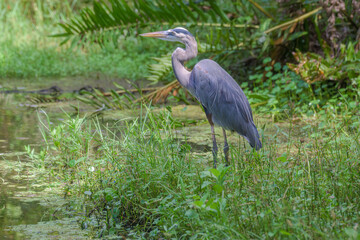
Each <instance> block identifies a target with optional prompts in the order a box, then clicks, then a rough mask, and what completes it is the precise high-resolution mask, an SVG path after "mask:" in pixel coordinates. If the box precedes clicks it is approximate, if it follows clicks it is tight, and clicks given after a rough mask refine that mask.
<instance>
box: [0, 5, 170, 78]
mask: <svg viewBox="0 0 360 240" xmlns="http://www.w3.org/2000/svg"><path fill="white" fill-rule="evenodd" d="M73 2H76V1H49V0H46V1H23V0H16V1H3V2H0V9H4V10H3V11H1V12H0V29H2V30H1V31H2V34H1V35H0V78H3V79H5V78H14V79H18V78H28V79H32V80H36V79H44V78H48V77H65V76H79V75H81V76H91V75H95V74H98V73H100V74H102V75H107V76H111V77H117V78H127V79H130V80H137V79H144V78H145V77H146V76H147V75H148V71H147V67H146V66H147V63H148V62H151V56H155V55H157V54H159V52H160V53H166V52H167V50H166V44H165V45H164V44H161V43H159V42H156V41H146V42H142V41H141V40H139V39H138V38H137V37H136V36H131V37H128V38H126V39H119V40H118V44H117V46H114V45H112V44H108V45H107V47H105V48H100V47H99V46H97V45H96V44H90V43H89V44H85V45H84V46H76V47H73V46H70V44H66V45H63V46H60V43H61V41H62V40H63V39H60V38H53V37H49V36H50V35H53V34H56V33H60V32H62V31H63V30H62V29H61V28H60V27H59V25H58V23H60V22H61V20H62V19H64V18H68V17H69V16H71V15H72V14H73V12H74V11H75V10H74V9H73V8H74V7H71V3H73ZM56 4H58V5H59V6H58V5H56ZM5 9H6V11H5Z"/></svg>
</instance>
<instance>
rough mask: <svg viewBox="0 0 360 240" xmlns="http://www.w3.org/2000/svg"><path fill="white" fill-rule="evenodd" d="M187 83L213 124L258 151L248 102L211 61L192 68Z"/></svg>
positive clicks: (233, 83)
mask: <svg viewBox="0 0 360 240" xmlns="http://www.w3.org/2000/svg"><path fill="white" fill-rule="evenodd" d="M189 83H190V85H191V87H192V88H193V89H194V93H195V97H196V98H197V99H198V100H199V101H200V102H201V104H202V105H203V106H204V108H205V109H206V112H207V114H208V113H210V114H211V116H212V120H213V122H214V123H215V124H217V125H220V126H221V127H223V128H225V129H228V130H232V131H236V132H237V133H239V134H240V135H242V136H244V137H245V138H246V139H247V140H248V141H249V143H250V145H251V146H252V147H255V148H256V149H260V148H261V142H260V140H259V138H260V137H259V133H258V131H257V129H256V127H255V124H254V122H253V117H252V111H251V107H250V104H249V101H248V100H247V98H246V96H245V94H244V92H243V91H242V89H241V88H240V86H239V85H238V84H237V83H236V82H235V80H234V79H233V78H232V77H231V76H230V75H229V74H228V73H227V72H226V71H225V70H224V69H223V68H221V67H220V66H219V65H218V64H217V63H216V62H214V61H212V60H202V61H200V62H199V63H198V64H196V65H195V67H194V69H193V71H192V73H191V75H190V82H189Z"/></svg>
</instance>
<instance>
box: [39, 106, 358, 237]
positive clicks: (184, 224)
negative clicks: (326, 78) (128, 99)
mask: <svg viewBox="0 0 360 240" xmlns="http://www.w3.org/2000/svg"><path fill="white" fill-rule="evenodd" d="M348 120H349V119H348V118H346V117H339V116H331V112H330V111H329V113H328V115H327V114H323V115H322V116H321V117H315V118H314V117H312V118H304V119H303V121H301V122H293V121H290V120H289V122H288V123H286V122H285V123H277V124H275V123H269V120H268V119H263V120H261V121H260V123H258V126H261V125H262V123H265V122H267V125H266V126H265V127H264V128H263V146H264V147H263V149H261V151H259V152H253V151H251V150H250V149H249V148H248V147H246V148H245V149H244V148H243V147H242V144H240V145H239V143H238V142H235V143H234V142H233V143H232V144H231V147H230V149H231V154H230V156H231V165H230V167H228V168H226V167H224V166H222V165H220V166H219V167H218V169H213V168H211V166H212V163H211V162H212V156H211V152H210V151H207V152H205V153H204V152H198V153H197V152H196V151H195V150H193V149H192V147H191V136H189V141H187V143H184V142H181V141H180V140H179V139H180V135H182V134H186V132H185V133H182V131H184V130H181V129H179V128H177V129H175V126H179V120H176V119H174V118H173V117H172V116H171V113H170V112H169V111H167V110H165V111H164V112H163V113H160V114H155V113H153V112H152V111H150V110H148V111H147V113H146V115H145V116H144V117H140V118H138V119H137V120H135V121H131V122H128V121H126V120H125V119H124V120H120V121H119V122H118V123H117V124H116V127H115V128H114V126H111V127H109V125H102V124H100V123H99V121H97V120H86V119H84V118H76V119H69V120H67V121H65V122H64V123H63V124H59V125H57V126H52V127H51V128H50V129H46V128H47V127H45V128H44V130H43V133H44V136H45V137H46V139H47V143H48V152H47V154H44V152H42V154H41V155H36V154H34V153H33V154H32V156H33V159H34V160H37V161H35V162H36V163H38V164H39V165H38V166H40V167H42V168H45V169H47V171H50V172H52V173H53V175H54V176H56V177H57V179H59V180H60V181H62V182H63V183H64V184H65V187H64V192H65V193H66V194H67V195H68V196H73V197H76V198H78V199H82V201H83V204H85V205H86V206H87V208H86V214H85V217H83V220H82V223H81V224H82V226H88V227H92V228H93V229H94V230H95V232H97V236H104V235H107V234H110V235H111V234H120V235H127V236H128V237H130V238H143V239H159V238H161V237H162V238H165V239H250V238H251V239H264V238H269V239H272V238H277V239H282V238H286V239H288V238H291V239H297V238H300V239H314V238H315V239H326V238H330V239H357V238H358V237H359V234H360V232H359V230H358V223H359V221H360V217H359V216H360V215H359V211H360V202H359V201H360V200H359V199H360V196H359V193H360V177H359V176H360V174H359V169H360V168H359V167H360V166H359V159H360V142H359V140H360V138H359V132H358V130H357V128H354V127H351V124H350V122H349V121H348ZM351 121H352V120H351ZM356 121H359V117H358V116H357V119H356ZM46 125H47V124H44V126H46ZM189 128H190V129H189V131H188V132H192V131H194V128H196V126H189ZM192 129H193V130H192ZM329 129H330V131H328V130H329ZM197 143H198V144H199V143H201V141H199V140H197ZM79 211H80V212H82V211H84V210H83V208H81V210H79ZM93 217H95V218H96V219H97V221H96V223H94V221H93Z"/></svg>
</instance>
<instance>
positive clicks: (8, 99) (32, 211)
mask: <svg viewBox="0 0 360 240" xmlns="http://www.w3.org/2000/svg"><path fill="white" fill-rule="evenodd" d="M13 99H14V96H4V95H1V96H0V239H24V237H25V236H23V235H22V234H20V233H16V232H12V231H7V230H5V229H7V228H8V227H9V226H13V225H19V224H35V223H37V222H39V221H42V220H45V219H44V218H45V215H46V212H47V209H46V208H45V207H43V206H41V205H40V204H39V201H38V200H36V198H34V199H32V196H33V195H34V192H36V191H40V190H41V189H37V188H34V187H32V186H33V185H35V183H36V181H35V180H33V179H31V176H29V173H28V171H27V169H26V168H24V166H23V164H22V163H26V161H29V160H28V158H27V157H26V154H25V146H26V145H32V146H33V147H34V145H37V144H39V143H41V142H42V140H41V134H40V132H39V129H38V127H37V126H38V120H37V113H36V110H35V109H31V108H27V107H20V106H19V104H18V103H15V101H13ZM19 164H20V165H21V167H20V166H19Z"/></svg>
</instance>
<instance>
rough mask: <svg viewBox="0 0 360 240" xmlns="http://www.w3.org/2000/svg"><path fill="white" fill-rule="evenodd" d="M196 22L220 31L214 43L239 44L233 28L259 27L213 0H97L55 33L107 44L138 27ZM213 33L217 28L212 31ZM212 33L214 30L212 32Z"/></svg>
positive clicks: (196, 24) (77, 39)
mask: <svg viewBox="0 0 360 240" xmlns="http://www.w3.org/2000/svg"><path fill="white" fill-rule="evenodd" d="M175 25H176V26H179V25H180V26H186V27H188V28H191V27H193V26H197V27H202V28H207V29H209V28H211V29H212V31H215V32H216V31H218V30H217V29H219V28H221V29H222V31H223V32H222V33H221V34H220V33H219V32H217V34H216V37H215V38H213V37H211V38H212V39H213V41H214V43H212V42H209V43H210V44H214V45H215V44H216V42H218V41H224V42H226V43H227V46H231V47H233V46H237V45H238V44H239V42H240V41H242V40H244V39H245V37H244V38H242V39H240V36H241V34H233V32H234V29H242V31H244V30H243V29H249V28H258V26H256V25H251V24H247V22H245V21H244V23H243V24H242V23H239V19H236V21H235V20H230V19H229V18H228V17H227V14H226V13H225V11H224V10H223V9H222V8H221V7H220V5H219V4H218V3H217V2H216V1H213V0H203V1H196V2H195V1H192V0H190V1H188V2H184V1H182V0H168V1H162V0H154V1H149V0H135V1H133V2H126V1H125V0H108V1H106V2H105V1H104V0H99V1H95V2H94V5H93V8H92V9H90V8H85V9H83V10H82V11H81V13H80V14H79V16H77V17H74V18H72V19H71V20H69V21H68V22H66V23H61V24H60V26H61V27H62V29H63V30H64V32H62V33H59V34H55V35H53V36H54V37H65V40H64V42H66V41H68V40H70V39H75V41H79V40H82V41H93V42H96V43H99V44H104V43H105V42H106V41H109V40H111V41H113V42H115V43H116V41H117V39H118V38H119V36H120V35H124V36H127V35H130V34H134V33H135V34H136V33H137V32H138V30H139V29H143V28H150V29H152V28H156V29H158V28H159V26H163V27H165V26H166V27H170V26H175ZM213 33H214V32H213ZM210 34H211V33H210Z"/></svg>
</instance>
